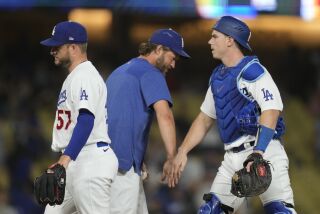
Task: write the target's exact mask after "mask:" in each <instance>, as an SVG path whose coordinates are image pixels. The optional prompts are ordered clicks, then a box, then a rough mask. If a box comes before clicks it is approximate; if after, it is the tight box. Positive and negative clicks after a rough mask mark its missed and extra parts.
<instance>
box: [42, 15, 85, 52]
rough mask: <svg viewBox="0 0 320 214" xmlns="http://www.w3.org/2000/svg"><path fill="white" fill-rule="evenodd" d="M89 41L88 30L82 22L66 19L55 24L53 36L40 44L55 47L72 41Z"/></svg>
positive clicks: (80, 42) (79, 42) (78, 42)
mask: <svg viewBox="0 0 320 214" xmlns="http://www.w3.org/2000/svg"><path fill="white" fill-rule="evenodd" d="M87 41H88V37H87V31H86V29H85V28H84V27H83V26H82V25H81V24H79V23H77V22H71V21H65V22H60V23H58V24H57V25H56V26H54V28H53V30H52V36H51V38H49V39H46V40H43V41H41V42H40V44H42V45H45V46H50V47H55V46H61V45H64V44H71V43H77V44H82V43H86V42H87Z"/></svg>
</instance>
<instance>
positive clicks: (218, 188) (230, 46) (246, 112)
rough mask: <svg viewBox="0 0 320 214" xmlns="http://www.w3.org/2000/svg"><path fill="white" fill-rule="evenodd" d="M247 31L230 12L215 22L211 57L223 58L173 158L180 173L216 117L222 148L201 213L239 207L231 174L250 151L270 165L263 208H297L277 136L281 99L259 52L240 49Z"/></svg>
mask: <svg viewBox="0 0 320 214" xmlns="http://www.w3.org/2000/svg"><path fill="white" fill-rule="evenodd" d="M250 35H251V32H250V29H249V28H248V26H247V25H246V24H245V23H244V22H242V21H241V20H239V19H236V18H234V17H231V16H223V17H222V18H220V19H219V20H218V21H217V23H216V24H215V25H214V26H213V31H212V35H211V39H210V40H209V42H208V43H209V45H210V47H211V50H212V55H213V58H215V59H218V60H221V62H222V64H220V65H219V66H218V67H216V68H215V69H214V71H213V73H212V75H211V78H210V85H209V89H208V91H207V94H206V97H205V100H204V102H203V103H202V105H201V108H200V109H201V112H200V114H199V115H198V116H197V118H196V119H195V121H194V122H193V124H192V126H191V128H190V130H189V132H188V134H187V136H186V137H185V139H184V141H183V143H182V145H181V146H180V147H179V150H178V154H177V155H176V157H175V160H174V168H175V170H174V174H175V177H176V179H178V178H179V177H180V176H181V172H182V171H183V169H184V167H185V165H186V163H187V154H188V152H189V151H190V150H191V149H192V148H194V147H195V146H196V145H198V144H199V143H200V142H201V140H202V139H203V138H204V136H205V135H206V133H207V131H208V130H209V128H210V127H211V126H212V124H213V122H214V120H217V126H218V130H219V134H220V137H221V140H222V142H223V143H224V147H225V150H226V153H225V156H224V160H223V162H222V164H221V166H220V168H219V170H218V173H217V175H216V177H215V179H214V181H213V184H212V186H211V189H210V194H209V196H210V197H207V196H208V194H206V197H204V199H205V200H206V203H205V204H204V205H202V206H201V207H200V209H199V213H202V214H203V213H207V214H221V213H233V212H236V211H237V209H238V208H239V207H240V205H241V204H242V202H243V198H239V197H237V196H235V195H233V194H232V193H231V183H232V182H231V181H232V176H233V175H234V173H235V172H236V171H238V170H240V169H241V168H243V166H245V167H246V170H247V171H250V169H251V165H252V161H248V160H251V159H249V157H250V156H252V154H254V155H255V156H260V157H261V158H262V157H263V158H264V159H266V160H268V161H270V162H271V165H272V166H273V167H271V168H272V181H271V184H270V186H269V188H268V189H267V191H265V192H264V193H262V194H261V195H259V197H260V199H261V201H262V203H263V206H264V209H265V212H266V213H268V214H275V213H285V214H287V213H288V214H289V213H296V212H295V210H294V207H293V206H294V201H293V192H292V189H291V186H290V179H289V175H288V157H287V155H286V152H285V150H284V147H283V145H282V144H281V142H280V137H281V136H282V135H283V134H284V123H283V120H282V117H279V115H280V112H281V111H282V109H283V104H282V100H281V97H280V93H279V90H278V88H277V86H276V84H275V83H274V81H273V79H272V77H271V75H270V74H269V73H268V71H267V70H266V68H265V67H263V66H262V65H261V64H260V62H259V60H258V58H257V57H255V56H245V55H244V51H245V49H247V50H251V48H250V46H249V44H248V41H249V38H250ZM257 133H259V134H258V135H257ZM248 156H249V157H248ZM246 160H247V161H246ZM176 182H178V181H177V180H176Z"/></svg>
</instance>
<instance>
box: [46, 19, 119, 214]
mask: <svg viewBox="0 0 320 214" xmlns="http://www.w3.org/2000/svg"><path fill="white" fill-rule="evenodd" d="M41 44H42V45H45V46H49V47H51V51H50V54H51V55H52V56H53V57H54V63H55V65H57V66H62V67H64V68H66V69H67V70H68V72H69V74H68V76H67V78H66V79H65V81H64V83H63V85H62V89H61V91H60V95H59V98H58V102H57V111H56V117H55V122H54V126H53V137H52V146H51V148H52V150H53V151H55V152H60V153H61V156H60V158H59V160H58V161H57V162H56V163H55V164H61V165H63V166H64V167H65V168H66V174H67V176H66V189H65V198H64V201H63V203H62V204H61V205H58V206H54V207H52V206H50V205H47V207H46V210H45V213H46V214H51V213H52V214H53V213H54V214H59V213H61V214H67V213H88V214H89V213H95V214H99V213H104V214H105V213H110V211H109V203H110V186H111V183H112V181H113V180H114V178H115V176H116V173H117V170H118V160H117V158H116V156H115V154H114V152H113V150H112V149H111V147H110V146H109V144H110V138H109V136H108V135H107V133H108V131H107V130H108V127H107V124H106V119H107V115H106V109H105V106H106V98H107V89H106V86H105V84H104V81H103V79H102V77H101V75H100V74H99V72H98V71H97V69H96V68H95V67H94V66H93V65H92V63H91V62H90V61H88V59H87V32H86V29H85V28H84V27H83V26H82V25H81V24H79V23H77V22H71V21H65V22H60V23H58V24H57V25H56V26H55V27H54V28H53V31H52V36H51V38H49V39H46V40H44V41H42V42H41Z"/></svg>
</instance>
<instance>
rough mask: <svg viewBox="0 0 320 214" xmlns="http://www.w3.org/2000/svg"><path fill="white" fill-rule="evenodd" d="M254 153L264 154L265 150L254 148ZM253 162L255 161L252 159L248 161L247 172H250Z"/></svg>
mask: <svg viewBox="0 0 320 214" xmlns="http://www.w3.org/2000/svg"><path fill="white" fill-rule="evenodd" d="M253 153H259V154H261V155H263V151H260V150H253ZM252 164H253V161H250V162H248V163H247V166H246V169H247V172H250V169H251V165H252Z"/></svg>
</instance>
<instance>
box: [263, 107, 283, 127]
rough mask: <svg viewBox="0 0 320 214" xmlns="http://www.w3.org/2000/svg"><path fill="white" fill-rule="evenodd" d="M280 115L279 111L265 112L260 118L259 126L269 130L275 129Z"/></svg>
mask: <svg viewBox="0 0 320 214" xmlns="http://www.w3.org/2000/svg"><path fill="white" fill-rule="evenodd" d="M279 115H280V111H279V110H272V109H271V110H265V111H263V112H262V114H261V117H260V124H261V125H264V126H266V127H268V128H270V129H275V128H276V125H277V121H278V117H279Z"/></svg>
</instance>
